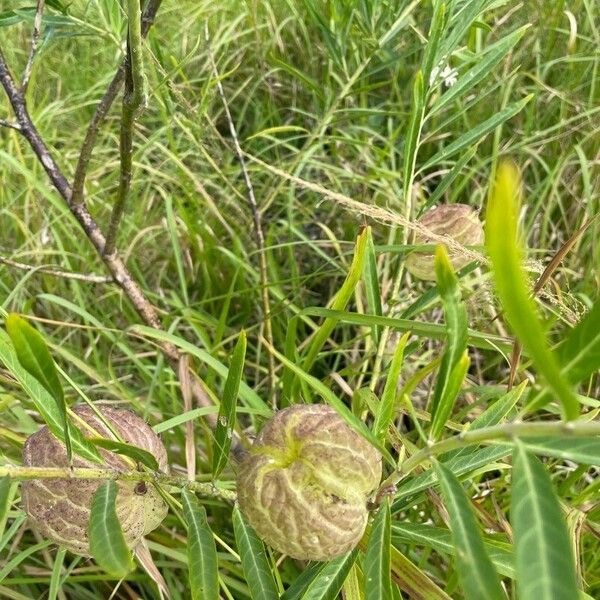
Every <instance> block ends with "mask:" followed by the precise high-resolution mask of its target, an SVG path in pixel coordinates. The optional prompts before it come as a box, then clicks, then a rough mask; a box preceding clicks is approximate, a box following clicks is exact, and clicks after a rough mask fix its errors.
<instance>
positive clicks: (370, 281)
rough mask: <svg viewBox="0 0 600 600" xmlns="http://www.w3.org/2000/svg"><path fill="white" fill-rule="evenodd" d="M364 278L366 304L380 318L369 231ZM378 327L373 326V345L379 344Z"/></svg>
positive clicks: (377, 284)
mask: <svg viewBox="0 0 600 600" xmlns="http://www.w3.org/2000/svg"><path fill="white" fill-rule="evenodd" d="M364 278H365V291H366V294H367V304H368V306H369V308H370V309H371V313H372V314H375V315H378V316H381V315H382V314H383V308H382V306H381V291H380V289H379V279H378V277H377V255H376V253H375V245H374V244H373V236H372V235H371V229H370V228H369V229H367V248H366V256H365V261H364ZM379 333H380V327H379V325H374V326H373V338H374V340H375V343H376V344H377V343H379Z"/></svg>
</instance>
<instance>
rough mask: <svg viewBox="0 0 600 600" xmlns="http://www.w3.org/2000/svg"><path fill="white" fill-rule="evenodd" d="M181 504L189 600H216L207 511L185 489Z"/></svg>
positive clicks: (216, 569) (215, 565)
mask: <svg viewBox="0 0 600 600" xmlns="http://www.w3.org/2000/svg"><path fill="white" fill-rule="evenodd" d="M181 504H182V505H183V516H184V519H185V522H186V524H187V530H188V536H187V557H188V575H189V581H190V589H191V592H192V600H219V564H218V559H217V547H216V545H215V540H214V537H213V534H212V532H211V530H210V527H209V526H208V522H207V520H206V510H205V509H204V507H203V506H202V505H200V503H199V502H198V500H197V498H196V496H195V495H194V494H193V493H192V492H190V491H189V490H186V489H184V490H182V492H181Z"/></svg>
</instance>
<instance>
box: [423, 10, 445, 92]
mask: <svg viewBox="0 0 600 600" xmlns="http://www.w3.org/2000/svg"><path fill="white" fill-rule="evenodd" d="M445 22H446V5H445V4H444V3H443V2H440V3H439V4H438V5H437V6H436V8H435V12H434V14H433V19H431V27H430V28H429V39H428V40H427V47H426V48H425V54H424V56H423V67H422V71H423V80H424V83H425V85H427V86H429V83H430V82H429V80H430V76H431V71H432V70H433V68H434V67H435V66H436V63H437V62H438V57H439V46H440V38H441V36H442V32H443V31H444V25H445Z"/></svg>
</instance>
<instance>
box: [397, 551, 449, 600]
mask: <svg viewBox="0 0 600 600" xmlns="http://www.w3.org/2000/svg"><path fill="white" fill-rule="evenodd" d="M391 555H392V579H393V580H394V582H395V583H396V584H397V585H398V587H399V588H400V589H401V590H403V591H405V592H406V593H407V594H408V597H409V598H411V600H452V599H451V598H450V596H448V594H446V592H444V590H442V589H441V588H440V587H439V586H438V585H437V584H436V583H435V582H434V581H433V580H432V579H431V578H430V577H429V576H428V575H427V574H426V573H425V572H423V571H422V570H421V569H419V567H417V566H416V565H414V564H413V563H412V562H411V561H410V560H409V559H408V558H406V556H404V554H402V553H401V552H400V550H398V549H397V548H395V547H394V546H392V552H391Z"/></svg>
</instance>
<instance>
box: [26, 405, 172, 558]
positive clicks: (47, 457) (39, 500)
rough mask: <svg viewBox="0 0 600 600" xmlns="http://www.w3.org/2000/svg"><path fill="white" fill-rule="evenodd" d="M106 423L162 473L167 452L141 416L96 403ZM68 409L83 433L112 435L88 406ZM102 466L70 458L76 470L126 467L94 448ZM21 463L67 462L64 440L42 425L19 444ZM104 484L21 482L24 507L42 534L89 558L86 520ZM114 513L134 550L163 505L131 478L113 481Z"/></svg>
mask: <svg viewBox="0 0 600 600" xmlns="http://www.w3.org/2000/svg"><path fill="white" fill-rule="evenodd" d="M98 409H99V410H100V412H101V413H102V415H103V416H104V418H105V419H106V421H107V422H108V423H109V424H110V425H111V427H112V428H113V429H114V430H115V431H116V432H117V433H118V434H119V435H120V436H121V439H122V440H123V441H125V442H127V443H129V444H132V445H134V446H138V447H139V448H143V449H144V450H147V451H148V452H150V453H151V454H152V455H154V457H155V458H156V460H157V462H158V465H159V469H160V470H161V471H163V472H167V469H168V467H167V453H166V450H165V447H164V446H163V444H162V442H161V441H160V439H159V437H158V436H157V435H156V434H155V433H154V431H153V430H152V428H151V427H150V426H149V425H148V424H147V423H146V422H145V421H144V420H143V419H141V418H140V417H138V416H137V415H135V414H134V413H132V412H131V411H128V410H123V409H118V408H112V407H109V406H104V405H101V406H99V407H98ZM73 412H74V413H75V414H76V415H78V416H79V417H80V418H81V419H82V420H83V421H84V422H85V423H87V424H88V425H91V427H93V429H94V430H95V432H92V431H91V430H88V429H87V428H86V427H85V426H83V425H81V424H77V423H76V424H77V426H78V428H80V429H81V430H82V432H83V433H84V435H86V436H90V435H91V436H95V437H104V438H109V437H111V435H110V433H109V430H108V429H107V427H106V426H105V425H104V424H103V423H102V422H101V421H100V419H99V418H98V417H97V416H96V415H95V413H94V412H93V411H92V409H91V408H90V407H88V406H77V407H75V408H74V409H73ZM99 452H100V454H101V456H102V458H103V459H104V464H103V465H98V464H96V463H92V462H90V461H88V460H86V459H83V458H81V457H78V456H76V455H74V456H73V466H74V467H78V468H96V469H97V468H104V469H114V470H115V471H131V465H130V464H129V463H128V462H126V460H125V459H124V458H123V457H121V456H119V455H117V454H115V453H113V452H109V451H107V450H99ZM23 464H24V465H25V466H28V467H59V468H64V467H67V466H68V460H67V452H66V449H65V445H64V444H63V442H61V441H59V440H58V439H57V438H56V437H54V435H53V434H52V433H51V432H50V430H49V429H48V427H46V426H44V427H42V428H41V429H40V430H39V431H38V432H36V433H34V434H33V435H31V436H29V438H27V441H26V442H25V445H24V447H23ZM102 483H103V481H102V480H99V479H75V478H73V479H36V480H30V481H24V482H23V484H22V499H23V507H24V509H25V511H26V513H27V514H28V515H29V518H30V520H31V522H32V524H33V526H34V527H35V528H36V529H37V530H38V531H39V532H40V533H41V534H42V535H43V536H44V537H46V538H49V539H51V540H52V541H54V542H56V543H57V544H59V545H61V546H64V547H66V548H68V549H69V550H71V552H74V553H75V554H81V555H83V556H89V555H90V550H89V539H88V524H89V519H90V508H91V504H92V496H93V495H94V492H95V491H96V490H97V489H98V487H99V486H100V485H101V484H102ZM117 485H118V488H119V489H118V494H117V499H116V511H117V517H118V518H119V522H120V523H121V527H122V529H123V535H124V537H125V541H126V543H127V545H128V546H129V547H130V548H134V547H135V546H136V545H137V544H138V543H139V542H140V540H141V539H142V537H143V536H144V535H146V534H147V533H149V532H150V531H152V530H153V529H156V527H158V526H159V525H160V524H161V522H162V521H163V519H164V518H165V516H166V514H167V510H168V508H167V505H166V504H165V502H164V500H163V499H162V498H161V496H160V495H159V494H158V492H157V491H156V489H155V488H154V487H153V486H152V485H151V484H145V483H143V482H136V481H124V480H120V481H117Z"/></svg>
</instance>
